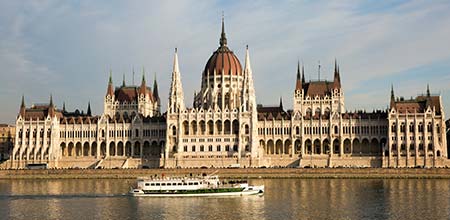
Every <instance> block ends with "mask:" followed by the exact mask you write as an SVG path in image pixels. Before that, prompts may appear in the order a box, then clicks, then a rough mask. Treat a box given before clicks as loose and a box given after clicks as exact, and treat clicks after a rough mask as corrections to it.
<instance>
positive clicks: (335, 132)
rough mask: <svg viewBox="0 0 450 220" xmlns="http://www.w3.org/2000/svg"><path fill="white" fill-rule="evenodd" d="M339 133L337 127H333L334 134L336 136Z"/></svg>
mask: <svg viewBox="0 0 450 220" xmlns="http://www.w3.org/2000/svg"><path fill="white" fill-rule="evenodd" d="M338 133H339V128H338V126H337V125H335V126H334V134H338Z"/></svg>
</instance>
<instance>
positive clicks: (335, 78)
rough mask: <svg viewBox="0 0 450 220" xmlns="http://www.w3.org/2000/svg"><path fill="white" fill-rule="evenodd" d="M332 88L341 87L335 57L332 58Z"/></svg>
mask: <svg viewBox="0 0 450 220" xmlns="http://www.w3.org/2000/svg"><path fill="white" fill-rule="evenodd" d="M333 84H334V88H335V89H340V88H341V76H340V74H339V66H338V64H337V59H336V58H335V59H334V83H333Z"/></svg>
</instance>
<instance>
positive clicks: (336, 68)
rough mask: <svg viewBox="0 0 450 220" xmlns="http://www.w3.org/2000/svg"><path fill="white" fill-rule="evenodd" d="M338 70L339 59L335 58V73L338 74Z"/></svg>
mask: <svg viewBox="0 0 450 220" xmlns="http://www.w3.org/2000/svg"><path fill="white" fill-rule="evenodd" d="M337 72H338V67H337V59H336V58H334V73H335V74H336V73H337Z"/></svg>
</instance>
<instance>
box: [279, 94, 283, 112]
mask: <svg viewBox="0 0 450 220" xmlns="http://www.w3.org/2000/svg"><path fill="white" fill-rule="evenodd" d="M280 108H281V110H283V97H282V96H280Z"/></svg>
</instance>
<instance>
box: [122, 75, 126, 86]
mask: <svg viewBox="0 0 450 220" xmlns="http://www.w3.org/2000/svg"><path fill="white" fill-rule="evenodd" d="M122 87H125V73H124V74H123V80H122Z"/></svg>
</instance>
